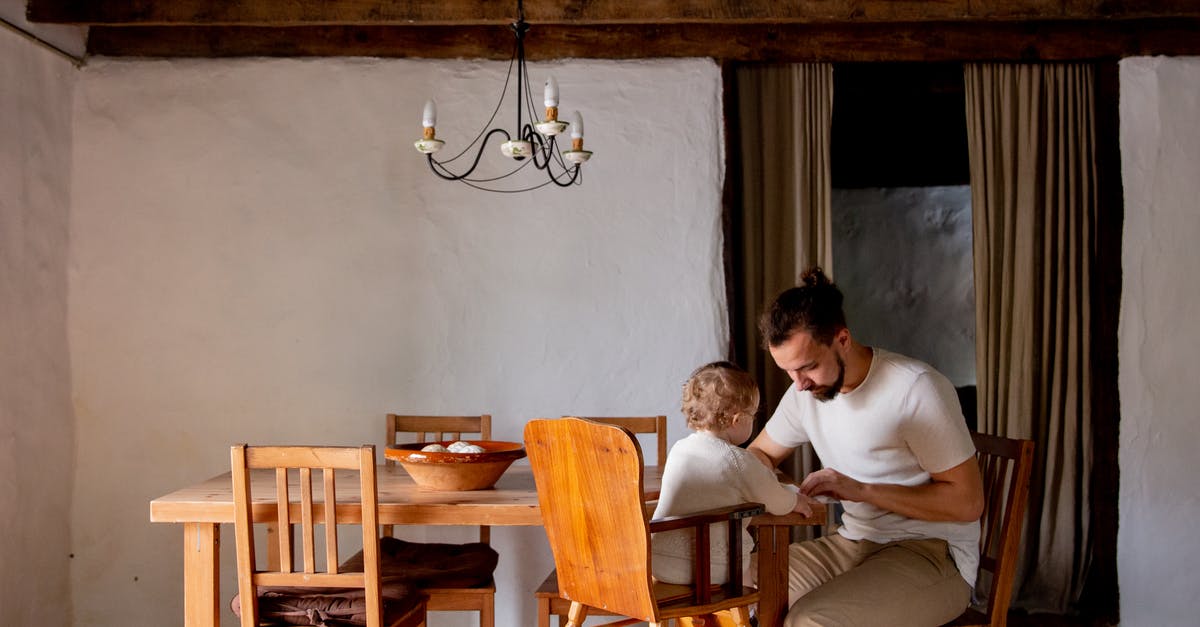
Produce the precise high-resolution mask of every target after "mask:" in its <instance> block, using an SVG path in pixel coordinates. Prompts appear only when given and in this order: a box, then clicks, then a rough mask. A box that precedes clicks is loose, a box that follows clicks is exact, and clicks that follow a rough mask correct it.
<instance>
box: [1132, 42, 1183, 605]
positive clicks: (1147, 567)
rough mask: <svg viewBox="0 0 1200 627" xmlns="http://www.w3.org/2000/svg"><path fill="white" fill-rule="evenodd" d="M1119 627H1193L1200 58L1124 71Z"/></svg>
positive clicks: (1159, 60)
mask: <svg viewBox="0 0 1200 627" xmlns="http://www.w3.org/2000/svg"><path fill="white" fill-rule="evenodd" d="M1120 75H1121V159H1122V182H1123V183H1124V187H1125V229H1124V239H1123V244H1122V246H1123V250H1122V260H1121V265H1122V274H1123V283H1122V293H1121V322H1120V332H1119V338H1120V339H1119V342H1120V344H1119V350H1120V375H1119V385H1120V394H1121V435H1120V466H1121V485H1120V491H1119V494H1118V502H1119V508H1120V528H1119V531H1118V535H1117V565H1118V577H1119V585H1120V589H1121V623H1122V624H1123V625H1127V626H1129V627H1142V626H1147V627H1150V626H1159V625H1194V624H1196V599H1195V596H1196V584H1195V580H1194V578H1193V577H1190V576H1189V573H1191V572H1192V571H1194V570H1195V566H1196V564H1197V563H1198V562H1200V544H1198V543H1197V542H1196V540H1195V529H1196V520H1197V519H1198V518H1200V491H1198V490H1197V489H1196V477H1197V475H1198V472H1200V465H1198V464H1197V461H1196V459H1197V456H1196V451H1197V450H1200V426H1198V418H1200V415H1197V410H1196V408H1197V407H1200V387H1197V386H1196V374H1195V361H1196V355H1197V354H1200V332H1198V331H1197V330H1196V310H1197V307H1198V305H1200V291H1197V289H1196V286H1197V283H1196V280H1197V279H1196V277H1197V276H1200V253H1198V252H1197V248H1196V242H1197V241H1200V209H1198V207H1197V204H1196V199H1197V198H1200V57H1191V58H1163V57H1155V58H1132V59H1125V60H1123V61H1121V70H1120Z"/></svg>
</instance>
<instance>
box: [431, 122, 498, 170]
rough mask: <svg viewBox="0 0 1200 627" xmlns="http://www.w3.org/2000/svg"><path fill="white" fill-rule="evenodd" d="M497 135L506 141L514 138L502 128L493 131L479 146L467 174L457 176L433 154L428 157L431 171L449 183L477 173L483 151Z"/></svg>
mask: <svg viewBox="0 0 1200 627" xmlns="http://www.w3.org/2000/svg"><path fill="white" fill-rule="evenodd" d="M496 133H500V134H501V135H503V136H504V139H506V140H508V139H512V137H511V136H510V135H509V134H508V131H506V130H504V129H502V128H494V129H492V130H491V131H490V132H489V133H488V134H487V135H486V136H484V138H483V143H481V144H479V151H478V152H476V153H475V161H473V162H472V163H471V167H470V168H468V169H467V171H466V172H463V173H462V174H455V173H454V172H452V171H451V170H450V168H447V167H446V166H445V164H444V163H443V162H441V161H438V160H436V159H434V158H433V155H432V154H430V155H428V157H429V169H431V170H433V173H434V174H437V175H438V176H440V177H442V178H443V179H446V180H447V181H460V180H462V179H465V178H467V177H468V176H470V175H471V173H472V172H474V171H475V168H476V167H478V166H479V160H480V159H481V158H482V157H483V151H484V149H486V148H487V143H488V140H490V139H491V138H492V135H495V134H496ZM472 145H474V142H472ZM457 158H458V157H455V159H457ZM446 163H448V162H446Z"/></svg>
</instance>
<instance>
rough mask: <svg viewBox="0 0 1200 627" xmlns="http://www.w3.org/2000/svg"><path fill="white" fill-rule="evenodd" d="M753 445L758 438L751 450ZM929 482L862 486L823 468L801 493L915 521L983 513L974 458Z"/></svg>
mask: <svg viewBox="0 0 1200 627" xmlns="http://www.w3.org/2000/svg"><path fill="white" fill-rule="evenodd" d="M763 435H765V434H763ZM762 437H763V436H762V435H760V436H759V438H760V439H761V438H762ZM768 439H769V438H768ZM756 444H758V439H755V440H754V444H752V445H751V447H753V446H754V445H756ZM929 479H930V481H929V483H926V484H924V485H919V486H902V485H895V484H887V483H863V482H861V481H856V480H854V479H851V478H850V477H847V476H846V475H843V474H842V473H840V472H838V471H836V470H834V469H832V468H822V469H821V470H818V471H816V472H814V473H812V474H810V475H808V476H807V477H805V478H804V481H802V482H800V492H801V494H807V495H809V496H820V495H828V496H832V497H833V498H836V499H841V500H846V501H855V502H860V503H870V504H871V505H874V506H876V507H878V508H880V509H886V510H888V511H892V512H896V513H897V514H900V515H902V516H907V517H909V518H915V519H918V520H934V521H943V520H944V521H959V522H970V521H973V520H979V516H980V515H981V514H982V513H983V479H982V478H981V477H980V476H979V464H978V463H976V461H975V456H974V455H972V456H971V457H969V458H967V460H966V461H964V462H963V463H961V464H959V465H957V466H955V467H953V468H951V469H949V470H946V471H943V472H938V473H931V474H930V475H929Z"/></svg>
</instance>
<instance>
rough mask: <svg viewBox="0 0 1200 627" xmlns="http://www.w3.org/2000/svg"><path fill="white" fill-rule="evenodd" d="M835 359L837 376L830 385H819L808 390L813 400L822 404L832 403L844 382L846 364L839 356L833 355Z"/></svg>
mask: <svg viewBox="0 0 1200 627" xmlns="http://www.w3.org/2000/svg"><path fill="white" fill-rule="evenodd" d="M834 357H836V358H837V365H838V376H837V379H835V380H834V381H833V384H832V385H820V386H816V387H814V388H812V389H810V390H809V392H812V395H813V398H815V399H817V400H818V401H821V402H822V403H825V402H828V401H832V400H833V399H834V398H836V397H837V395H838V392H841V391H842V384H843V383H844V382H845V381H846V362H844V361H842V356H841V355H834Z"/></svg>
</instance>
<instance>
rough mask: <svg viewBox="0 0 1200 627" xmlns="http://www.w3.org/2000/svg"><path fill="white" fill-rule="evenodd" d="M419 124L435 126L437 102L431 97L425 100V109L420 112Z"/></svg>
mask: <svg viewBox="0 0 1200 627" xmlns="http://www.w3.org/2000/svg"><path fill="white" fill-rule="evenodd" d="M421 126H424V127H425V128H433V127H435V126H437V103H436V102H434V101H433V98H430V99H429V100H426V101H425V110H424V111H422V112H421Z"/></svg>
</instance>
